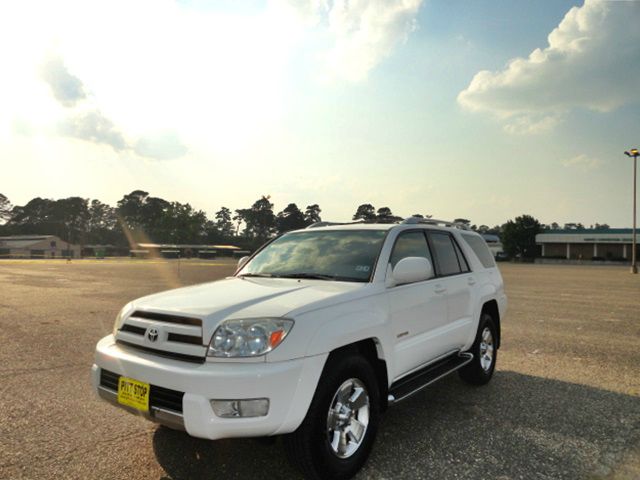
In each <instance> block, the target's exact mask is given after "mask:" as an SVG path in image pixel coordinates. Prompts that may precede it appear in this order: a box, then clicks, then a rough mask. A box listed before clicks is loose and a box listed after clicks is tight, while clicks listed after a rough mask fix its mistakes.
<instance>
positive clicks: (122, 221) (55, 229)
mask: <svg viewBox="0 0 640 480" xmlns="http://www.w3.org/2000/svg"><path fill="white" fill-rule="evenodd" d="M321 212H322V210H321V208H320V206H319V205H318V204H312V205H307V206H306V207H305V208H304V210H302V209H300V208H299V207H298V206H297V205H296V204H295V203H290V204H288V205H287V206H286V207H285V208H284V209H283V210H282V211H280V212H278V213H275V211H274V205H273V203H271V200H270V197H269V196H262V197H260V198H259V199H258V200H256V201H255V202H254V203H253V204H252V205H251V206H250V207H248V208H239V209H236V210H233V211H232V210H231V209H230V208H228V207H225V206H223V207H220V209H219V210H218V211H217V212H215V214H214V216H213V218H211V219H210V218H208V217H207V215H206V214H205V212H203V211H202V210H196V209H194V208H193V207H192V206H191V205H190V204H189V203H180V202H175V201H168V200H165V199H163V198H160V197H153V196H151V195H150V194H149V193H148V192H145V191H143V190H134V191H133V192H131V193H129V194H127V195H124V196H123V197H122V198H121V199H120V200H118V202H117V204H116V206H115V207H114V206H111V205H108V204H106V203H103V202H101V201H100V200H97V199H92V200H90V199H86V198H81V197H68V198H61V199H58V200H52V199H47V198H40V197H36V198H34V199H32V200H30V201H29V202H28V203H27V204H25V205H23V206H18V205H12V204H11V202H10V201H9V199H8V198H7V197H6V196H5V195H3V194H0V221H3V222H4V224H0V235H24V234H52V235H56V236H58V237H60V238H62V239H65V240H67V241H69V242H70V243H75V244H79V245H114V246H116V247H122V248H126V247H127V246H129V245H132V244H134V243H144V242H153V243H171V244H194V243H195V244H215V243H225V242H228V243H234V244H236V245H239V246H241V247H243V248H249V249H252V250H253V249H255V248H257V247H258V246H259V245H260V244H262V243H263V242H264V241H266V240H267V239H269V238H271V237H273V236H274V235H278V234H281V233H284V232H287V231H290V230H296V229H299V228H304V227H307V226H309V225H311V224H313V223H316V222H320V221H322V218H321V215H320V214H321ZM413 216H416V217H422V218H431V215H428V214H421V213H414V214H413ZM402 218H403V217H399V216H397V215H394V214H393V212H392V211H391V209H390V208H389V207H381V208H378V209H376V208H375V207H374V206H373V205H371V204H369V203H365V204H362V205H360V206H358V207H357V209H356V211H355V213H354V215H353V217H352V219H353V220H354V221H364V222H367V223H395V222H398V221H400V220H402ZM454 221H455V222H458V223H462V224H465V225H467V226H468V227H469V228H470V229H472V230H474V231H477V232H479V233H483V234H494V235H498V236H500V237H501V240H502V244H503V248H504V250H505V252H506V253H507V254H508V255H509V256H512V257H515V256H523V257H533V256H536V254H537V247H536V244H535V235H536V234H538V233H540V232H542V231H544V230H557V229H560V228H561V227H560V225H559V224H557V223H552V224H549V225H544V224H541V223H540V222H539V221H538V220H536V219H535V218H534V217H532V216H531V215H522V216H519V217H516V218H515V219H514V220H509V221H507V222H506V223H504V224H502V225H496V226H494V227H489V226H488V225H475V224H472V223H471V221H470V220H468V219H465V218H456V219H454ZM595 227H596V228H601V229H607V228H609V226H608V225H606V224H596V225H595ZM563 228H565V229H574V230H575V229H581V228H584V226H583V225H582V224H580V223H566V224H564V225H563Z"/></svg>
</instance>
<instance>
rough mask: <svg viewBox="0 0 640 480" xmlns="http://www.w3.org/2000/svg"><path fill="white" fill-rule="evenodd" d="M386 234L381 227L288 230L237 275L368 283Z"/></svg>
mask: <svg viewBox="0 0 640 480" xmlns="http://www.w3.org/2000/svg"><path fill="white" fill-rule="evenodd" d="M386 233H387V232H386V231H385V230H329V231H317V230H316V231H313V230H311V231H305V232H294V233H289V234H286V235H283V236H282V237H280V238H278V239H276V240H274V241H273V242H272V243H270V244H269V245H267V246H266V247H265V248H264V249H263V250H262V251H260V252H259V253H258V254H257V255H256V256H255V257H254V258H253V259H252V260H251V261H250V262H249V263H248V264H247V265H246V266H245V267H244V268H243V269H242V271H241V272H240V275H241V276H265V277H288V278H315V279H320V280H344V281H352V282H368V281H369V280H370V278H371V274H372V273H373V267H374V265H375V262H376V258H377V257H378V253H379V252H380V249H381V248H382V243H383V241H384V237H385V235H386Z"/></svg>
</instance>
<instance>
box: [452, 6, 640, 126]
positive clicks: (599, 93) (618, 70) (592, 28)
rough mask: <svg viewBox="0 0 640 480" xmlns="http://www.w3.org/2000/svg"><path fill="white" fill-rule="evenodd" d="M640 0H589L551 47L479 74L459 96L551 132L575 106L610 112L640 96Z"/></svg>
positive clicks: (510, 120)
mask: <svg viewBox="0 0 640 480" xmlns="http://www.w3.org/2000/svg"><path fill="white" fill-rule="evenodd" d="M638 25H640V2H605V1H601V0H586V1H585V3H584V5H583V6H582V7H574V8H572V9H571V10H569V11H568V12H567V14H566V15H565V17H564V19H563V20H562V21H561V22H560V24H559V25H558V27H556V28H555V29H554V30H553V31H552V32H551V34H550V35H549V37H548V41H549V45H548V46H547V47H546V48H544V49H536V50H534V51H533V52H531V54H530V55H529V57H528V58H516V59H514V60H511V61H510V62H509V64H508V65H507V66H506V68H505V69H504V70H501V71H498V72H490V71H487V70H484V71H481V72H478V73H477V74H476V75H475V76H474V77H473V79H472V80H471V83H470V84H469V86H468V87H467V88H466V89H465V90H463V91H462V92H461V93H460V94H459V95H458V102H459V104H460V105H462V106H463V107H464V108H466V109H468V110H471V111H484V112H489V113H491V114H493V115H495V116H497V117H498V118H501V119H503V120H504V121H505V122H506V127H505V129H506V130H507V131H509V132H511V133H523V132H524V133H538V132H540V131H544V130H549V129H550V128H552V127H553V126H554V125H555V124H557V123H558V122H559V121H560V120H561V119H562V116H563V115H564V114H566V113H567V112H569V111H570V110H572V109H574V108H586V109H590V110H593V111H598V112H610V111H612V110H615V109H616V108H619V107H621V106H623V105H626V104H631V103H636V102H638V101H639V100H640V28H638Z"/></svg>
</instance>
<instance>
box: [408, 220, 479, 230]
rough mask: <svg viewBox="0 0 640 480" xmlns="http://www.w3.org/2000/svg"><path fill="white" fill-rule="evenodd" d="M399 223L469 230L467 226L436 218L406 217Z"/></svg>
mask: <svg viewBox="0 0 640 480" xmlns="http://www.w3.org/2000/svg"><path fill="white" fill-rule="evenodd" d="M401 223H403V224H405V225H416V224H419V223H420V224H425V225H442V226H445V227H454V228H459V229H460V230H471V229H470V228H469V225H467V224H465V223H460V222H450V221H448V220H438V219H436V218H420V217H408V218H405V219H404V220H403V221H402V222H401Z"/></svg>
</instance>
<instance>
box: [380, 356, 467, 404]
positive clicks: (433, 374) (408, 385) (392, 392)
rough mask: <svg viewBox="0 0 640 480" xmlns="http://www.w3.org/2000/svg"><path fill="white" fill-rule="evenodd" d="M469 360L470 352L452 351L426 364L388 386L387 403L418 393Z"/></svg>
mask: <svg viewBox="0 0 640 480" xmlns="http://www.w3.org/2000/svg"><path fill="white" fill-rule="evenodd" d="M471 360H473V354H472V353H469V352H462V353H454V354H453V355H450V356H448V357H445V358H443V359H442V360H438V361H437V362H434V363H432V364H430V365H427V366H426V367H424V368H423V369H421V370H418V371H417V372H414V373H412V374H411V375H408V376H406V377H404V378H401V379H400V380H398V381H397V382H394V383H393V384H391V387H389V396H388V397H387V402H388V404H389V405H393V404H394V403H398V402H400V401H402V400H404V399H406V398H409V397H410V396H411V395H413V394H414V393H418V392H419V391H420V390H422V389H423V388H425V387H427V386H429V385H431V384H432V383H434V382H436V381H438V380H440V379H441V378H442V377H446V376H447V375H449V374H450V373H452V372H455V371H456V370H458V369H459V368H462V367H464V366H465V365H466V364H467V363H469V362H470V361H471Z"/></svg>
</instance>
